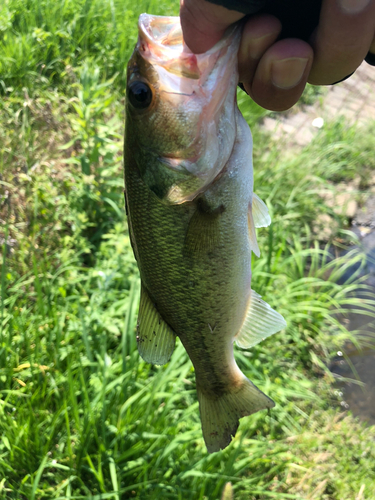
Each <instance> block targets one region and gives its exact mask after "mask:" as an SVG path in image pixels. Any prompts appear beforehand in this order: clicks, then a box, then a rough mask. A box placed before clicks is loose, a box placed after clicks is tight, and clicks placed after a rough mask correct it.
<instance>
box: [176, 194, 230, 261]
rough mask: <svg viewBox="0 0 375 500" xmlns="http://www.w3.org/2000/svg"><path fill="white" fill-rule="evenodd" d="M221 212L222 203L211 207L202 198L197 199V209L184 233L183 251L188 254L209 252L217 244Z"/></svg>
mask: <svg viewBox="0 0 375 500" xmlns="http://www.w3.org/2000/svg"><path fill="white" fill-rule="evenodd" d="M223 212H225V207H224V206H223V205H219V206H218V207H216V208H214V209H212V208H210V207H209V206H208V205H207V204H206V203H205V201H204V200H203V199H200V200H198V203H197V209H196V211H195V212H194V214H193V216H192V218H191V219H190V222H189V227H188V230H187V233H186V239H185V252H186V253H187V254H188V255H197V254H198V255H201V254H202V253H205V252H211V251H212V250H214V248H215V247H216V246H217V245H218V244H219V242H220V238H221V232H220V216H221V214H222V213H223Z"/></svg>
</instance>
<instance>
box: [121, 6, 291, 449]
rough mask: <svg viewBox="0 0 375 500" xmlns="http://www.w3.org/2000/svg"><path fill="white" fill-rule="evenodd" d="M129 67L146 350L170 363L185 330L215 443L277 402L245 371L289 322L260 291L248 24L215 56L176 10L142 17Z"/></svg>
mask: <svg viewBox="0 0 375 500" xmlns="http://www.w3.org/2000/svg"><path fill="white" fill-rule="evenodd" d="M138 27H139V38H138V43H137V45H136V47H135V50H134V53H133V55H132V57H131V59H130V61H129V64H128V72H127V96H126V131H125V143H124V163H125V201H126V209H127V214H128V224H129V232H130V237H131V242H132V247H133V250H134V254H135V257H136V259H137V263H138V267H139V270H140V276H141V282H142V288H141V300H140V307H139V316H138V325H137V341H138V350H139V352H140V354H141V356H142V357H143V359H144V360H145V361H147V362H150V363H154V364H159V365H160V364H165V363H166V362H167V361H168V360H169V358H170V356H171V355H172V352H173V349H174V345H175V339H176V336H178V337H179V338H180V340H181V342H182V344H183V345H184V347H185V349H186V351H187V353H188V355H189V357H190V359H191V361H192V363H193V365H194V369H195V374H196V385H197V394H198V400H199V408H200V414H201V421H202V430H203V436H204V439H205V443H206V446H207V449H208V451H209V452H214V451H218V450H220V449H222V448H225V447H226V446H227V445H228V444H229V443H230V441H231V439H232V436H234V435H235V433H236V430H237V427H238V425H239V419H240V418H241V417H243V416H245V415H251V414H252V413H254V412H256V411H258V410H261V409H266V408H272V407H273V406H274V403H273V401H272V400H271V399H270V398H268V396H266V395H265V394H263V392H261V391H260V390H259V389H258V388H257V387H255V385H254V384H253V383H252V382H251V381H250V380H248V379H247V378H246V377H245V375H244V374H243V373H242V372H241V371H240V369H239V368H238V366H237V364H236V362H235V359H234V355H233V342H234V341H236V343H237V344H238V345H239V346H240V347H243V348H248V347H251V346H253V345H255V344H257V343H258V342H260V341H261V340H262V339H264V338H266V337H268V336H270V335H272V334H273V333H276V332H277V331H279V330H281V329H282V328H284V327H285V326H286V324H285V321H284V319H283V318H282V316H280V314H278V313H277V312H276V311H274V310H273V309H271V307H270V306H269V305H268V304H266V303H265V302H264V301H263V300H262V299H261V298H260V296H259V295H258V294H257V293H256V292H254V291H252V290H251V252H254V253H255V254H256V255H259V247H258V243H257V239H256V232H255V228H256V227H261V226H267V225H268V224H269V223H270V217H269V214H268V211H267V207H266V205H265V204H264V203H263V202H262V201H261V200H260V199H259V198H258V197H257V196H256V195H255V194H254V193H253V169H252V138H251V133H250V129H249V127H248V125H247V123H246V122H245V120H244V119H243V117H242V115H241V113H240V112H239V110H238V108H237V105H236V86H237V81H238V74H237V51H238V47H239V42H240V35H241V32H240V31H241V30H240V28H239V27H234V28H232V30H231V31H229V32H228V33H227V34H226V35H225V37H224V38H223V39H222V40H221V41H220V42H219V43H218V44H216V45H215V46H214V47H213V48H212V49H210V50H209V51H208V52H206V53H204V54H199V55H194V54H192V53H191V52H190V51H189V50H188V49H187V47H186V46H185V45H184V43H183V40H182V33H181V27H180V23H179V18H177V17H160V16H151V15H147V14H142V15H141V16H140V18H139V25H138Z"/></svg>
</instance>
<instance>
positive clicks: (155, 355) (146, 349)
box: [137, 285, 176, 365]
mask: <svg viewBox="0 0 375 500" xmlns="http://www.w3.org/2000/svg"><path fill="white" fill-rule="evenodd" d="M175 342H176V335H175V333H174V332H173V330H172V329H171V327H170V326H169V325H167V323H166V322H165V321H164V320H163V318H162V317H161V315H160V314H159V311H158V310H157V309H156V307H155V305H154V303H153V302H152V300H151V299H150V296H149V294H148V292H147V290H146V288H145V287H144V286H143V285H142V288H141V300H140V304H139V313H138V323H137V344H138V352H139V354H140V355H141V357H142V358H143V359H144V360H145V361H146V362H147V363H152V364H153V365H165V363H167V362H168V361H169V359H170V357H171V356H172V353H173V350H174V346H175Z"/></svg>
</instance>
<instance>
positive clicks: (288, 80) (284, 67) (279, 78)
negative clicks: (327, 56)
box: [271, 57, 308, 90]
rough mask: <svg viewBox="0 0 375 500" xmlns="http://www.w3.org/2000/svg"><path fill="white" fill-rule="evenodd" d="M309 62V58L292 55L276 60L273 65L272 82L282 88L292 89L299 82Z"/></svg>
mask: <svg viewBox="0 0 375 500" xmlns="http://www.w3.org/2000/svg"><path fill="white" fill-rule="evenodd" d="M307 63H308V59H307V58H302V57H290V58H288V59H282V60H281V61H274V62H273V63H272V67H271V77H272V82H273V84H274V85H275V86H276V87H279V88H280V89H284V90H287V89H291V88H293V87H295V86H296V85H298V84H299V82H300V81H301V78H302V76H303V73H304V72H305V69H306V66H307Z"/></svg>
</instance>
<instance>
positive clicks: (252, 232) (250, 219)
mask: <svg viewBox="0 0 375 500" xmlns="http://www.w3.org/2000/svg"><path fill="white" fill-rule="evenodd" d="M247 225H248V228H249V239H250V248H251V250H252V251H253V252H254V253H255V255H256V256H257V257H259V256H260V250H259V246H258V241H257V234H256V232H255V224H254V218H253V210H252V207H251V204H250V205H249V210H248V212H247Z"/></svg>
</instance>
